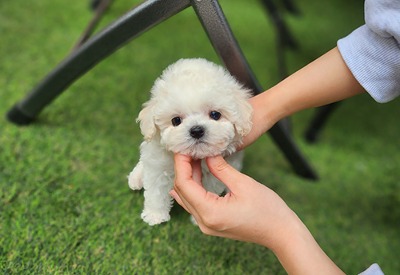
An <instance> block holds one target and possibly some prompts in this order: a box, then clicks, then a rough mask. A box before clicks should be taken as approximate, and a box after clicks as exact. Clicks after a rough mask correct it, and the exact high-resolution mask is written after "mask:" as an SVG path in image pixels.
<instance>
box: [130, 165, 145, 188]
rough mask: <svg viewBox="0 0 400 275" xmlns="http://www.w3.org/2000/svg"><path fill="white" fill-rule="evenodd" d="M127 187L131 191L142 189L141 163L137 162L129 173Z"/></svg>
mask: <svg viewBox="0 0 400 275" xmlns="http://www.w3.org/2000/svg"><path fill="white" fill-rule="evenodd" d="M128 184H129V187H130V188H131V189H133V190H140V189H142V188H143V163H142V161H139V162H138V164H136V166H135V168H133V170H132V172H130V174H129V176H128Z"/></svg>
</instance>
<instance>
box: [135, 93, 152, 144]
mask: <svg viewBox="0 0 400 275" xmlns="http://www.w3.org/2000/svg"><path fill="white" fill-rule="evenodd" d="M155 105H156V102H155V100H149V101H147V102H146V103H145V104H143V109H142V110H141V111H140V113H139V116H138V118H137V119H136V122H139V123H140V131H141V132H142V135H143V137H144V139H145V140H147V141H149V140H151V139H152V138H153V137H154V135H155V134H156V132H157V127H156V124H155V122H154V106H155Z"/></svg>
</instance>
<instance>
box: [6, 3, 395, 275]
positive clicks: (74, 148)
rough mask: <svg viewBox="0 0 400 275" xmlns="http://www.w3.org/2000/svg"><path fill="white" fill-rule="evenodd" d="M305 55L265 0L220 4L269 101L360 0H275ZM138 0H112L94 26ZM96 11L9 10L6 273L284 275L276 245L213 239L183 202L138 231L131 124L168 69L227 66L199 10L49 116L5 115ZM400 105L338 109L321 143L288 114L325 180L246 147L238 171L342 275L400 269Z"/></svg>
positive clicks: (72, 92) (327, 44)
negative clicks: (288, 3) (291, 214)
mask: <svg viewBox="0 0 400 275" xmlns="http://www.w3.org/2000/svg"><path fill="white" fill-rule="evenodd" d="M273 2H274V3H275V5H276V7H277V8H278V10H279V14H280V15H281V16H282V19H283V20H284V22H285V23H286V24H287V26H288V29H289V30H290V33H291V34H292V36H293V38H294V41H295V42H296V44H297V47H296V48H290V47H287V48H284V49H283V48H277V46H276V45H277V44H276V39H277V35H276V32H275V28H274V24H273V21H272V18H271V16H270V15H269V14H268V13H267V12H266V10H265V8H264V6H263V5H262V3H261V1H258V0H251V1H240V0H230V1H228V0H221V1H220V4H221V6H222V8H223V10H224V13H225V15H226V17H227V19H228V21H229V24H230V26H231V28H232V30H233V32H234V34H235V36H236V38H237V40H238V42H239V44H240V46H241V48H242V50H243V52H244V54H245V56H246V57H247V59H248V61H249V63H250V65H251V67H252V69H253V70H254V72H255V74H256V75H257V78H258V80H259V82H260V83H261V84H262V85H263V87H264V88H265V89H267V88H269V87H271V86H273V85H274V84H276V83H277V82H278V81H279V80H280V79H281V78H282V72H281V70H280V69H279V66H278V59H277V56H278V53H279V50H284V59H285V66H286V67H285V69H286V70H287V73H292V72H294V71H296V70H297V69H299V68H301V67H302V66H304V65H306V64H307V63H309V62H311V61H312V60H314V59H315V58H317V57H319V56H320V55H322V54H323V53H325V52H326V51H328V50H329V49H331V48H333V47H335V45H336V42H337V40H338V39H340V38H342V37H344V36H346V35H348V34H349V33H350V32H351V31H352V30H353V29H355V28H357V27H358V26H360V25H362V24H363V22H364V21H363V1H362V0H351V1H348V0H329V1H312V0H293V3H294V4H295V6H296V8H297V11H298V12H297V13H296V12H290V11H288V10H287V9H286V8H285V7H284V5H283V4H282V2H281V1H273ZM139 3H140V2H139V1H136V0H133V1H128V0H118V1H112V5H111V6H110V7H109V9H108V10H107V11H106V13H105V14H104V16H103V17H102V20H101V22H100V25H99V27H98V28H97V29H98V30H101V29H102V28H103V27H104V26H107V25H108V24H110V23H111V22H113V21H114V20H115V19H117V18H118V17H120V16H122V15H123V14H124V13H126V12H127V11H128V10H130V9H131V8H132V7H134V6H135V5H137V4H139ZM93 14H94V11H93V10H92V9H91V8H90V1H85V0H70V1H60V0H56V1H50V0H41V1H30V2H29V3H26V1H22V0H14V1H0V30H1V38H0V114H1V115H0V218H1V220H0V270H2V271H3V272H4V274H31V273H32V274H87V273H95V274H97V273H98V274H110V273H113V274H171V273H174V274H285V271H284V270H283V268H282V267H281V265H280V264H279V262H278V260H277V259H276V258H275V256H274V255H273V254H272V252H270V251H268V250H267V249H265V248H263V247H260V246H257V245H254V244H249V243H241V242H236V241H232V240H225V239H219V238H214V237H208V236H204V235H203V234H202V233H201V232H200V231H199V230H198V228H196V227H194V226H193V225H192V224H191V223H190V222H189V215H188V214H187V213H186V212H185V211H183V210H182V209H181V208H180V207H179V205H175V207H174V208H173V210H172V218H171V221H170V222H168V223H166V224H163V225H160V226H156V227H149V226H148V225H147V224H145V223H144V222H142V220H141V219H140V212H141V210H142V205H143V194H142V192H134V191H131V190H130V189H129V188H128V184H127V179H126V176H127V175H128V173H129V172H130V171H131V169H132V168H133V166H134V165H135V164H136V162H137V161H138V158H139V152H138V148H139V144H140V143H141V141H142V136H141V134H140V130H139V127H138V125H137V124H136V123H135V118H136V116H137V114H138V112H139V111H140V109H141V105H142V104H143V103H144V102H145V101H146V100H147V99H148V98H149V90H150V88H151V86H152V84H153V82H154V80H155V79H156V78H157V77H158V76H159V74H160V73H161V71H162V70H163V69H164V68H165V67H166V66H168V65H169V64H171V63H173V62H175V61H176V60H177V59H179V58H190V57H203V58H207V59H209V60H211V61H214V62H217V63H218V62H219V60H218V57H217V55H216V54H215V52H214V50H213V48H212V46H211V45H210V43H209V41H208V38H207V36H206V34H205V33H204V31H203V29H202V26H201V24H200V23H199V21H198V19H197V17H196V14H195V13H194V11H193V10H192V9H191V8H188V9H186V10H184V11H183V12H180V13H179V14H177V15H176V16H174V17H173V18H171V19H169V20H167V21H165V22H163V23H162V24H160V25H158V26H156V27H155V28H153V29H151V30H150V31H148V32H146V33H145V34H143V35H141V36H140V37H139V38H137V39H135V40H133V41H131V42H130V43H128V44H127V45H126V46H124V47H123V48H121V49H120V50H119V51H117V52H116V53H114V54H113V55H111V56H110V57H108V58H107V59H105V60H104V61H103V62H101V63H100V64H98V65H97V66H96V67H94V68H93V69H92V70H90V71H89V72H88V73H87V74H85V75H84V76H83V77H81V78H80V79H79V80H78V81H76V82H75V83H74V84H73V85H72V86H70V87H69V88H68V89H67V90H66V91H65V92H64V93H63V94H62V95H61V96H60V97H59V98H57V100H56V101H55V102H54V103H52V104H51V105H49V106H48V107H47V108H46V109H45V110H44V111H43V112H42V113H41V114H40V116H39V118H38V120H37V122H36V123H34V124H32V125H30V126H23V127H18V126H15V125H13V124H11V123H10V122H8V121H7V120H6V118H5V114H6V113H7V111H8V110H9V109H10V108H11V107H12V106H13V105H14V104H15V103H16V102H17V101H18V100H20V99H22V98H23V97H24V96H25V95H26V94H27V93H28V92H29V91H30V90H31V89H32V88H33V87H34V86H35V85H36V84H37V83H38V82H39V81H40V80H41V79H42V78H43V77H44V76H45V75H46V74H47V73H49V72H50V71H51V70H52V69H53V68H54V67H55V66H56V65H57V64H58V63H59V62H60V61H61V60H63V59H64V58H65V57H66V56H67V55H68V54H69V53H70V52H71V50H72V48H73V47H74V44H75V43H76V41H77V40H78V38H79V37H80V35H81V34H82V32H83V30H84V29H85V28H86V26H87V24H88V22H89V21H90V20H91V18H92V16H93ZM399 110H400V108H399V101H398V100H395V101H393V102H391V103H387V104H378V103H375V102H374V101H373V100H372V99H371V98H370V97H369V96H368V95H360V96H357V97H355V98H351V99H349V100H346V101H345V102H343V103H342V104H341V105H340V106H339V108H338V109H337V110H336V111H335V112H334V113H333V114H332V116H331V117H330V119H329V121H328V122H327V124H326V127H325V128H324V129H323V131H322V133H321V138H320V140H319V141H318V142H317V143H315V144H308V143H307V142H306V141H305V140H304V138H303V134H304V131H305V129H306V128H307V126H308V124H309V123H310V120H311V118H312V116H313V115H314V111H315V110H305V111H302V112H300V113H298V114H295V115H293V116H292V117H291V124H292V131H293V136H294V139H295V141H296V142H297V144H298V146H299V147H300V149H301V151H302V152H303V153H304V155H305V156H306V158H307V160H308V161H309V162H310V163H311V165H312V166H313V167H314V169H315V170H316V172H317V173H318V175H319V180H318V181H310V180H307V179H303V178H301V177H299V176H297V175H296V174H295V173H294V172H293V170H292V168H291V167H290V165H289V164H288V162H287V161H286V159H285V158H284V157H283V156H282V154H281V152H280V151H279V150H278V148H277V147H276V146H275V144H274V143H273V142H272V140H271V139H270V137H269V136H268V135H266V136H265V137H261V138H260V139H259V140H258V141H257V142H256V143H255V144H254V145H252V146H251V147H249V148H248V149H247V150H246V158H245V167H244V172H245V173H246V174H248V175H250V176H251V177H253V178H255V179H257V180H258V181H260V182H262V183H264V184H265V185H267V186H269V187H270V188H272V189H273V190H275V191H276V192H277V193H278V194H279V195H280V196H282V197H283V198H284V199H285V201H286V202H287V203H288V205H289V206H290V207H292V208H293V210H294V211H295V212H296V213H297V214H298V215H299V217H300V218H301V219H302V220H303V221H304V222H305V224H306V225H307V226H308V227H309V229H310V230H311V232H312V233H313V234H314V236H315V238H316V239H317V241H318V242H319V244H320V245H321V246H322V248H323V249H324V250H325V251H326V252H327V254H328V255H329V256H330V257H331V258H332V259H333V260H334V261H335V262H336V263H337V264H338V265H339V266H340V267H341V268H342V269H343V270H344V271H345V272H346V274H358V272H361V271H363V270H364V269H365V268H367V267H368V266H369V265H370V264H372V263H373V262H377V263H379V265H380V266H381V268H382V269H383V271H384V272H385V273H386V274H398V273H399V272H400V262H399V261H398V254H399V252H400V234H399V232H400V231H399V230H400V210H399V209H400V207H399V206H400V205H399V204H400V183H399V181H400V169H399V167H400V144H399V142H398V137H399V136H400V127H399V123H398V118H399V115H400V111H399Z"/></svg>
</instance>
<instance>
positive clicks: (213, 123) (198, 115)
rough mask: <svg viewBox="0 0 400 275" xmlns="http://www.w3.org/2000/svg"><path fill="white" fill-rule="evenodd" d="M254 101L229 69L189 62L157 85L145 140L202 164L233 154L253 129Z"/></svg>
mask: <svg viewBox="0 0 400 275" xmlns="http://www.w3.org/2000/svg"><path fill="white" fill-rule="evenodd" d="M249 96H250V94H249V92H248V91H247V90H246V89H244V88H242V86H241V85H240V84H238V83H237V82H236V81H235V79H233V78H232V77H231V76H230V75H229V73H228V72H226V71H225V70H224V69H223V68H221V67H219V66H217V65H215V64H213V63H211V62H208V61H206V60H203V59H184V60H180V61H178V62H177V63H175V64H173V65H171V66H170V67H168V68H167V69H166V70H165V71H164V73H163V75H162V76H161V77H160V78H159V79H158V80H157V81H156V83H155V85H154V86H153V89H152V98H151V99H150V101H148V102H147V103H145V105H144V108H143V110H142V111H141V112H140V114H139V119H138V120H139V121H140V125H141V130H142V133H143V135H144V137H145V139H146V140H151V139H153V138H155V137H157V136H158V137H159V138H160V143H161V144H162V145H163V146H165V148H166V149H167V150H168V151H171V152H174V153H182V154H186V155H190V156H192V157H193V158H196V159H202V158H205V157H207V156H214V155H219V154H230V153H233V152H234V151H235V150H236V146H238V145H239V144H240V142H241V140H242V137H243V136H244V135H246V134H247V133H248V132H249V131H250V129H251V112H252V110H251V106H250V104H249V103H248V101H247V99H248V98H249Z"/></svg>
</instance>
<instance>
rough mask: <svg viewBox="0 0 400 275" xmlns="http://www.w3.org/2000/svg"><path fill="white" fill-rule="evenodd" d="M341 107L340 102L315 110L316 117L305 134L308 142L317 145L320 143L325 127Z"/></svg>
mask: <svg viewBox="0 0 400 275" xmlns="http://www.w3.org/2000/svg"><path fill="white" fill-rule="evenodd" d="M339 105H340V104H339V102H336V103H331V104H328V105H325V106H322V107H319V108H317V109H316V110H315V115H314V117H313V119H312V120H311V123H310V124H309V126H308V128H307V130H306V132H305V134H304V137H305V139H306V141H307V142H309V143H315V142H317V141H318V138H319V137H320V134H321V130H322V128H323V126H324V125H325V123H326V121H327V120H328V119H329V117H330V116H331V115H332V112H333V111H334V110H335V109H336V108H337V107H338V106H339Z"/></svg>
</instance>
